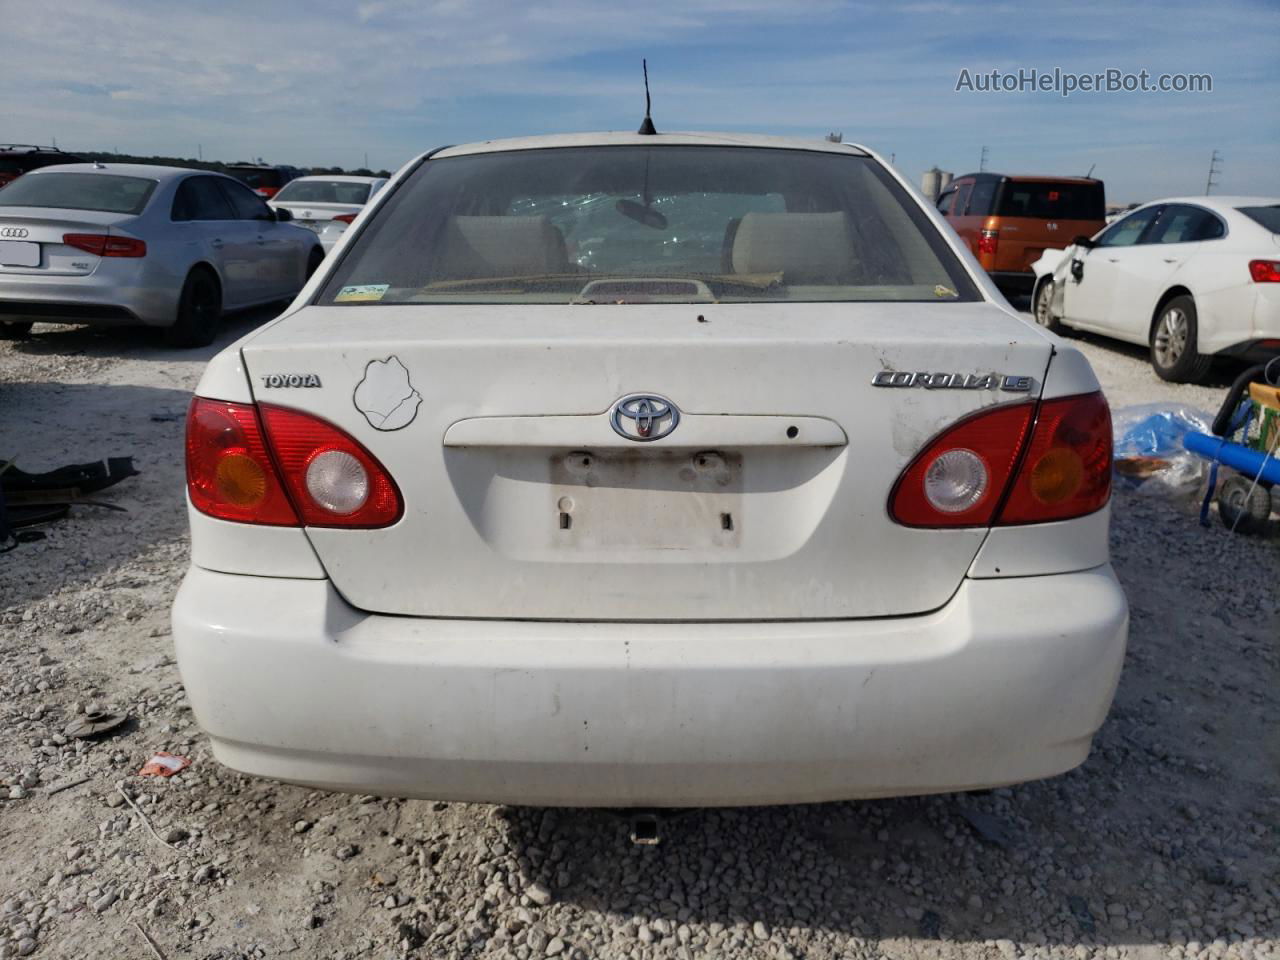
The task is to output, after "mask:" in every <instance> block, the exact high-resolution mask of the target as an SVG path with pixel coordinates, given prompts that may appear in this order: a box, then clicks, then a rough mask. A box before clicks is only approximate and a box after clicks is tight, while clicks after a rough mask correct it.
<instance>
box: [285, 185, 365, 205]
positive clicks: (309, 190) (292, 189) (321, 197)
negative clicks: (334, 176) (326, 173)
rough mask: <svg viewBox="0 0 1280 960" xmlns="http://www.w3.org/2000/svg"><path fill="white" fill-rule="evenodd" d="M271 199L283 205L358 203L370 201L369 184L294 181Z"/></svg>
mask: <svg viewBox="0 0 1280 960" xmlns="http://www.w3.org/2000/svg"><path fill="white" fill-rule="evenodd" d="M271 199H273V200H279V201H280V202H282V203H358V204H363V203H365V202H366V201H368V199H369V184H367V183H351V182H349V181H346V180H294V181H293V182H292V183H290V184H289V185H288V186H286V187H285V188H284V189H283V190H281V191H280V192H279V193H277V194H276V195H275V196H274V197H272V198H271Z"/></svg>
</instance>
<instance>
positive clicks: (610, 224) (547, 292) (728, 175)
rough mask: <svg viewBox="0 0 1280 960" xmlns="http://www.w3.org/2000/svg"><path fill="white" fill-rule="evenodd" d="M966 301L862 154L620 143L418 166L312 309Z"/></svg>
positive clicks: (910, 206)
mask: <svg viewBox="0 0 1280 960" xmlns="http://www.w3.org/2000/svg"><path fill="white" fill-rule="evenodd" d="M971 299H978V294H977V291H976V290H975V289H974V288H973V286H972V284H971V283H970V281H969V280H968V279H967V277H966V276H965V275H964V273H963V270H962V268H961V266H960V264H959V262H958V261H957V260H956V258H955V256H954V255H953V254H952V252H951V251H950V249H949V248H948V247H947V246H946V244H945V242H944V241H943V239H942V237H941V236H940V235H939V233H938V231H937V229H936V228H935V227H934V226H933V225H932V223H931V222H930V221H929V220H928V219H927V218H926V217H925V215H924V214H923V213H922V212H921V211H920V209H919V208H918V207H917V206H916V205H915V204H914V203H912V202H911V200H910V199H909V198H908V197H907V196H906V194H905V193H904V191H903V190H902V189H901V188H900V187H899V186H898V185H897V183H896V182H895V181H893V179H892V178H891V177H890V176H889V175H888V174H887V173H886V172H885V171H884V169H883V168H882V167H881V166H880V165H879V164H878V163H876V162H875V161H874V160H871V159H870V158H867V157H856V156H850V155H842V154H834V153H820V152H812V153H810V152H806V151H800V150H778V149H767V148H750V147H690V146H654V147H648V146H644V147H640V146H635V147H633V146H626V147H622V146H619V147H575V148H559V149H546V150H522V151H513V152H504V153H490V154H478V155H471V156H461V157H450V158H445V159H440V160H431V161H428V162H426V163H424V164H423V165H421V166H420V167H419V168H418V169H417V170H416V171H415V172H414V173H413V174H412V176H411V177H410V178H409V179H408V180H407V181H406V182H405V183H404V184H403V186H402V187H401V188H400V189H399V190H397V191H396V193H395V194H394V195H393V196H392V198H391V199H390V200H389V201H388V203H387V204H386V205H385V206H384V207H383V208H382V209H381V210H380V211H379V213H378V215H377V216H375V218H374V219H373V220H372V221H371V222H370V223H369V224H368V225H367V227H366V228H365V229H364V230H363V231H362V232H361V234H360V236H359V237H357V239H356V242H355V243H354V245H353V246H352V247H351V248H350V249H349V250H348V251H347V254H346V256H345V257H344V258H343V260H342V263H341V264H340V265H339V267H338V269H337V271H336V272H335V273H334V275H333V277H332V278H331V280H330V281H329V283H328V284H327V286H326V288H325V290H324V291H323V292H322V294H321V296H320V299H319V301H318V302H320V303H336V304H341V303H370V302H379V303H431V302H447V303H510V302H537V303H610V304H612V303H653V302H699V301H711V300H714V301H723V302H733V303H738V302H753V301H770V300H784V301H786V300H790V301H832V300H920V301H937V300H971Z"/></svg>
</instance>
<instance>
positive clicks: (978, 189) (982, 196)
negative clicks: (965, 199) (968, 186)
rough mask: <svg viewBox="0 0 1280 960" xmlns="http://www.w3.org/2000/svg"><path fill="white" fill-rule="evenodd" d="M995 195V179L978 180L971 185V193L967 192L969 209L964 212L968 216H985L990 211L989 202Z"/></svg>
mask: <svg viewBox="0 0 1280 960" xmlns="http://www.w3.org/2000/svg"><path fill="white" fill-rule="evenodd" d="M995 196H996V183H995V181H994V180H979V181H978V182H977V183H975V184H974V185H973V193H971V194H969V209H968V210H967V211H965V212H966V213H968V214H969V215H970V216H986V215H987V214H989V213H990V212H991V203H992V201H993V200H994V199H995Z"/></svg>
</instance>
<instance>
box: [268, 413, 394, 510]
mask: <svg viewBox="0 0 1280 960" xmlns="http://www.w3.org/2000/svg"><path fill="white" fill-rule="evenodd" d="M259 409H260V410H261V412H262V421H263V425H264V426H265V428H266V435H267V442H268V443H269V444H270V446H271V451H272V452H273V453H274V454H275V457H276V462H277V463H278V464H279V465H280V472H281V474H282V476H283V478H284V485H285V487H286V489H287V490H288V491H289V496H290V498H291V499H292V500H293V502H294V504H295V505H296V506H297V508H298V513H299V515H300V516H301V517H302V522H303V523H304V524H305V525H306V526H309V527H356V528H364V529H368V528H373V527H386V526H390V525H391V524H393V523H395V522H396V521H397V520H399V519H400V517H401V515H402V514H403V513H404V504H403V501H402V500H401V498H400V491H399V490H398V489H397V488H396V485H395V481H394V480H392V479H391V475H390V474H389V473H387V470H386V468H385V467H383V466H382V464H381V463H379V462H378V460H377V458H375V457H374V456H373V454H371V453H370V452H369V451H368V450H366V449H365V448H364V447H363V446H362V445H361V444H360V443H359V442H358V441H357V440H355V439H354V438H353V437H351V436H349V435H348V434H347V433H345V432H343V431H342V430H339V429H338V428H337V427H335V426H334V425H333V424H331V423H328V422H327V421H324V420H321V419H319V418H317V417H313V416H311V415H309V414H305V413H300V412H298V411H297V410H287V409H285V408H284V407H273V406H269V405H267V404H263V405H262V406H261V407H260V408H259Z"/></svg>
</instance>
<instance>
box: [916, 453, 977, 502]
mask: <svg viewBox="0 0 1280 960" xmlns="http://www.w3.org/2000/svg"><path fill="white" fill-rule="evenodd" d="M986 492H987V466H986V464H984V463H983V462H982V458H981V457H979V456H978V455H977V454H976V453H974V452H973V451H972V450H963V449H961V450H948V451H947V452H946V453H944V454H942V455H941V456H939V457H938V458H937V459H936V460H934V461H933V463H931V464H929V469H928V470H926V471H925V474H924V495H925V498H926V499H928V501H929V503H930V504H932V505H933V508H934V509H935V510H941V511H942V512H943V513H960V512H962V511H964V510H968V509H969V508H970V507H972V506H973V505H974V504H975V503H977V502H978V501H979V500H981V499H982V495H983V494H984V493H986Z"/></svg>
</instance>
